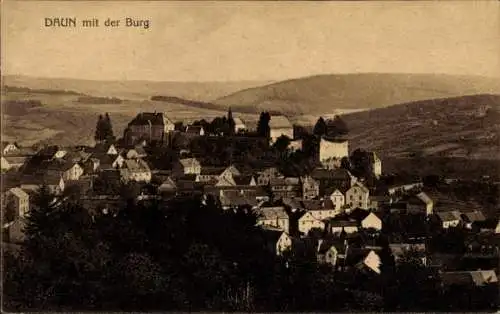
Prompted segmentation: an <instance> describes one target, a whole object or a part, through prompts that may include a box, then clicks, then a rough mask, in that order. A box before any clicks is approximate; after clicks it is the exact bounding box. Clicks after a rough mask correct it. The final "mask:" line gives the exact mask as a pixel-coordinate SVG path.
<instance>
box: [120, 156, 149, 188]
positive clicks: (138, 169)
mask: <svg viewBox="0 0 500 314" xmlns="http://www.w3.org/2000/svg"><path fill="white" fill-rule="evenodd" d="M120 177H121V179H122V181H124V182H130V181H136V182H150V181H151V169H149V166H148V164H147V163H146V162H145V161H144V160H142V159H127V160H125V162H124V164H123V166H122V168H121V169H120Z"/></svg>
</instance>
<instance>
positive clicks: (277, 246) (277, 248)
mask: <svg viewBox="0 0 500 314" xmlns="http://www.w3.org/2000/svg"><path fill="white" fill-rule="evenodd" d="M262 236H263V239H264V241H265V244H266V247H267V248H268V250H269V251H271V252H272V253H273V254H275V255H278V256H279V255H283V253H284V252H286V251H288V250H290V249H291V248H292V238H291V237H290V236H289V235H288V233H287V232H284V231H282V230H279V229H273V228H267V227H266V228H262Z"/></svg>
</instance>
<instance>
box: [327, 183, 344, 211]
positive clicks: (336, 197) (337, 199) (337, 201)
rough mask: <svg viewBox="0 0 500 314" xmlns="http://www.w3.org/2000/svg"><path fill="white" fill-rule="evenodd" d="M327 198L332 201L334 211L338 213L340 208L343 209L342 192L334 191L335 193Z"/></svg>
mask: <svg viewBox="0 0 500 314" xmlns="http://www.w3.org/2000/svg"><path fill="white" fill-rule="evenodd" d="M329 198H330V200H331V201H332V203H333V205H334V206H335V209H336V210H337V212H339V211H340V210H341V209H342V207H344V205H345V196H344V194H342V192H340V190H339V189H336V190H335V191H333V193H332V194H330V196H329Z"/></svg>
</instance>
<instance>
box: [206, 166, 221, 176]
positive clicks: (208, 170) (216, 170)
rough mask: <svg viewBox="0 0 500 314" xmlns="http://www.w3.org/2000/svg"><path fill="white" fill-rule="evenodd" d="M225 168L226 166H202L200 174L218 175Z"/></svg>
mask: <svg viewBox="0 0 500 314" xmlns="http://www.w3.org/2000/svg"><path fill="white" fill-rule="evenodd" d="M225 169H226V167H202V168H201V173H200V174H201V175H214V176H218V175H221V174H222V173H223V172H224V170H225Z"/></svg>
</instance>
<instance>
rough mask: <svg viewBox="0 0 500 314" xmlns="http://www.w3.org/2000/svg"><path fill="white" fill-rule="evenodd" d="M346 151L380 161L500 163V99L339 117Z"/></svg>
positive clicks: (473, 98)
mask: <svg viewBox="0 0 500 314" xmlns="http://www.w3.org/2000/svg"><path fill="white" fill-rule="evenodd" d="M343 120H344V121H345V122H346V124H347V126H348V128H349V131H350V133H349V139H350V143H349V145H350V149H351V150H354V149H356V148H364V149H372V150H375V151H376V152H377V153H378V154H380V155H382V156H397V157H408V156H410V155H420V156H437V157H467V158H472V159H496V160H498V159H499V158H500V155H499V154H498V153H499V152H500V95H493V94H481V95H469V96H461V97H452V98H440V99H430V100H424V101H416V102H411V103H405V104H399V105H393V106H390V107H386V108H378V109H373V110H368V111H363V112H357V113H351V114H347V115H344V116H343Z"/></svg>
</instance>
